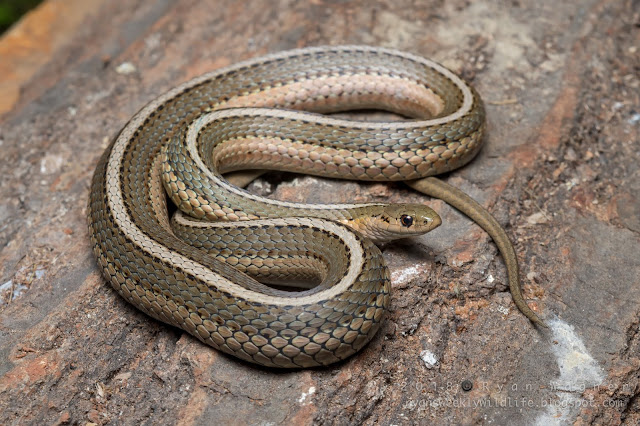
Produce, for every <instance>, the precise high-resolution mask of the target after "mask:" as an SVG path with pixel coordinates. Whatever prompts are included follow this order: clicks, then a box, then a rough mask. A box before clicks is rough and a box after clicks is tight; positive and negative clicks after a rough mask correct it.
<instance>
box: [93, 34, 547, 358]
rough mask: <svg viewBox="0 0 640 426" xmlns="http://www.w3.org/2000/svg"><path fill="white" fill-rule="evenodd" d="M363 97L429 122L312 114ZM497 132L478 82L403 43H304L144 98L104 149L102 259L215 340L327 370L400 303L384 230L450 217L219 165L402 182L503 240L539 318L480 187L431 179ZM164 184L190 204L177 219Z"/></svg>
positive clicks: (133, 294)
mask: <svg viewBox="0 0 640 426" xmlns="http://www.w3.org/2000/svg"><path fill="white" fill-rule="evenodd" d="M274 108H275V109H274ZM364 108H376V109H384V110H388V111H391V112H395V113H399V114H402V115H404V116H409V117H416V119H413V120H408V121H398V122H385V123H371V122H358V121H345V120H341V119H337V118H331V117H328V116H322V115H318V114H315V113H324V112H335V111H343V110H349V109H364ZM295 110H306V111H312V112H313V113H310V112H299V111H295ZM484 127H485V118H484V109H483V106H482V102H481V101H480V98H479V97H478V95H477V94H476V92H475V91H474V90H473V89H472V88H471V87H469V86H468V85H466V84H465V83H464V82H463V81H462V80H461V79H460V78H458V77H457V76H455V75H454V74H453V73H451V72H450V71H448V70H447V69H445V68H444V67H442V66H440V65H438V64H436V63H433V62H431V61H428V60H426V59H423V58H420V57H417V56H414V55H411V54H407V53H402V52H397V51H394V50H388V49H381V48H370V47H357V46H345V47H324V48H307V49H300V50H293V51H289V52H283V53H278V54H273V55H269V56H265V57H262V58H258V59H254V60H250V61H247V62H244V63H240V64H238V65H234V66H231V67H229V68H225V69H222V70H218V71H214V72H212V73H210V74H207V75H204V76H202V77H199V78H196V79H194V80H191V81H189V82H187V83H185V84H183V85H181V86H179V87H177V88H175V89H173V90H171V91H169V92H168V93H166V94H165V95H163V96H161V97H160V98H158V99H156V100H155V101H153V102H151V103H150V104H148V105H147V106H146V107H145V108H143V109H142V110H141V111H140V112H139V113H138V114H136V115H135V116H134V117H133V118H132V119H131V121H130V122H129V123H128V124H127V125H126V126H125V127H124V129H123V130H122V131H121V132H120V134H119V135H118V137H117V138H116V139H115V140H114V142H113V143H112V144H111V145H110V146H109V148H107V150H106V151H105V153H104V155H103V156H102V158H101V159H100V161H99V163H98V166H97V168H96V172H95V175H94V178H93V182H92V186H91V191H90V200H89V227H90V234H91V239H92V243H93V248H94V253H95V255H96V257H97V260H98V264H99V266H100V267H101V269H102V271H103V274H104V276H105V277H106V279H107V280H108V281H109V282H110V283H111V285H112V286H113V287H114V288H115V289H116V290H117V291H118V293H120V294H121V295H122V296H123V297H124V298H126V299H127V300H128V301H129V302H131V303H132V304H134V305H135V306H136V307H138V308H139V309H141V310H142V311H144V312H146V313H147V314H149V315H150V316H152V317H154V318H156V319H159V320H161V321H164V322H166V323H169V324H172V325H175V326H177V327H180V328H182V329H184V330H186V331H187V332H189V333H191V334H192V335H194V336H195V337H197V338H198V339H200V340H201V341H203V342H205V343H207V344H209V345H211V346H213V347H214V348H217V349H219V350H221V351H223V352H226V353H229V354H232V355H235V356H237V357H239V358H241V359H244V360H247V361H250V362H254V363H258V364H262V365H265V366H277V367H310V366H316V365H327V364H330V363H333V362H336V361H338V360H341V359H345V358H346V357H348V356H350V355H352V354H353V353H355V352H357V351H358V350H359V349H360V348H362V347H363V346H364V345H365V344H366V343H367V342H368V341H369V340H370V339H371V338H372V337H373V335H374V334H375V333H376V331H377V330H378V328H379V326H380V323H381V320H382V318H383V316H384V313H385V310H386V308H387V306H388V304H389V290H390V284H389V275H388V271H387V268H386V266H385V264H384V261H383V259H382V255H381V253H380V250H379V249H378V248H377V247H376V246H375V244H374V242H384V241H388V240H390V239H394V238H399V237H402V236H407V235H415V234H420V233H424V232H427V231H429V230H430V229H433V228H434V227H436V226H438V225H439V224H440V219H439V217H438V216H437V214H435V212H433V211H432V210H431V209H429V208H428V207H426V206H421V205H406V204H403V205H385V204H377V203H376V204H341V205H316V204H294V203H286V202H280V201H275V200H270V199H265V198H262V197H258V196H255V195H252V194H249V193H248V192H245V191H244V190H241V189H239V188H237V187H236V186H233V185H231V184H230V183H229V182H227V181H226V180H225V179H224V178H223V177H222V174H223V173H229V172H234V171H237V170H243V169H247V168H251V169H260V170H264V169H277V170H289V171H293V172H301V173H310V174H317V175H323V176H329V177H336V178H346V179H359V180H376V181H386V180H390V181H393V180H395V181H397V180H404V181H408V183H409V184H410V185H411V186H412V187H414V188H416V189H418V190H420V191H422V192H425V193H427V194H430V195H433V196H436V197H439V198H442V199H443V200H444V201H446V202H449V203H450V204H452V205H453V206H454V207H457V208H459V209H460V210H462V211H463V212H464V213H466V214H468V215H469V216H471V217H472V219H474V220H476V222H478V223H479V224H480V225H481V226H482V227H483V228H485V229H486V230H487V231H488V232H489V233H490V234H491V236H492V237H493V238H494V240H495V241H496V243H497V244H498V247H499V248H500V251H501V252H502V254H503V257H504V258H505V262H506V263H507V267H508V274H509V280H510V287H511V292H512V294H513V297H514V300H515V302H516V305H517V306H518V308H519V309H520V310H521V311H522V312H523V313H524V314H525V315H526V316H527V317H528V318H530V319H531V320H532V321H534V322H536V323H540V324H541V322H540V320H539V319H538V317H537V316H536V315H535V313H533V312H532V311H531V310H530V309H529V308H528V307H527V305H526V303H525V302H524V301H523V299H522V296H521V294H520V287H519V281H518V269H517V262H516V260H515V254H514V252H513V248H512V247H511V244H510V243H509V240H508V238H507V237H506V235H505V234H504V231H502V228H501V227H500V226H499V225H498V224H497V222H495V220H493V218H492V217H491V216H490V215H489V214H488V213H487V212H486V211H485V210H484V209H483V208H482V207H481V206H479V205H477V203H475V202H474V201H473V200H471V199H470V198H469V197H467V196H466V195H464V194H463V193H461V192H460V191H457V190H455V188H451V187H450V186H448V185H446V184H444V183H443V182H441V181H439V180H437V179H435V178H428V176H431V175H434V174H437V173H442V172H446V171H450V170H452V169H455V168H457V167H459V166H461V165H463V164H465V163H467V162H468V161H469V160H471V158H473V156H474V155H475V154H476V153H477V152H478V150H479V149H480V146H481V141H482V135H483V131H484ZM163 186H164V189H163ZM165 189H166V191H167V193H168V194H169V197H170V198H171V199H172V200H173V202H174V203H175V204H176V205H177V206H178V207H179V208H180V209H181V210H182V212H183V213H181V214H176V216H175V217H174V219H173V220H172V221H173V224H171V220H170V219H169V216H168V213H167V211H168V209H167V201H166V196H165ZM205 220H209V221H210V220H214V221H213V222H209V221H206V222H205ZM187 242H190V244H193V245H195V246H196V247H195V248H194V247H193V246H192V245H190V244H187ZM258 280H259V281H260V282H259V281H258ZM291 280H293V281H294V282H296V283H300V282H302V283H305V282H306V283H308V282H313V283H315V284H317V285H315V286H312V287H311V288H308V289H305V290H302V291H287V290H283V289H276V288H274V287H270V286H267V285H265V284H262V283H261V282H267V283H274V284H278V285H280V286H286V285H287V283H288V282H289V281H291ZM296 285H298V286H299V285H300V284H296Z"/></svg>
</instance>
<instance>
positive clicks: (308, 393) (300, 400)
mask: <svg viewBox="0 0 640 426" xmlns="http://www.w3.org/2000/svg"><path fill="white" fill-rule="evenodd" d="M314 393H316V387H315V386H311V387H310V388H309V390H308V391H306V392H302V395H300V398H298V403H300V404H304V401H306V399H307V398H308V397H310V396H311V395H313V394H314Z"/></svg>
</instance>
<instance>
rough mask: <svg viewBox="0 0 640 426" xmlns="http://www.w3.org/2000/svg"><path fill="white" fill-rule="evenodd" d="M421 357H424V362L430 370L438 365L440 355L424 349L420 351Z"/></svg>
mask: <svg viewBox="0 0 640 426" xmlns="http://www.w3.org/2000/svg"><path fill="white" fill-rule="evenodd" d="M420 358H421V359H422V362H424V365H425V367H427V368H428V369H429V370H431V369H432V368H433V367H435V366H436V365H438V357H437V356H436V354H434V353H433V352H431V351H427V350H424V351H422V352H420Z"/></svg>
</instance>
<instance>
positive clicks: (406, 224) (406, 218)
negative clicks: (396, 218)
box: [400, 214, 413, 228]
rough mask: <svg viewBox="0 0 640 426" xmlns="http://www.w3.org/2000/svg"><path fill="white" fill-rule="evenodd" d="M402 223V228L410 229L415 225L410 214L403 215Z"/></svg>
mask: <svg viewBox="0 0 640 426" xmlns="http://www.w3.org/2000/svg"><path fill="white" fill-rule="evenodd" d="M400 223H401V224H402V226H404V227H406V228H408V227H410V226H411V225H413V218H412V217H411V216H409V215H408V214H403V215H402V216H400Z"/></svg>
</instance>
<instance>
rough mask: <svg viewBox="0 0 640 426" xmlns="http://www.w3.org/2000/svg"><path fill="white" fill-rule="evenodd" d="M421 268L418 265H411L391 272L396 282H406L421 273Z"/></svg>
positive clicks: (392, 279)
mask: <svg viewBox="0 0 640 426" xmlns="http://www.w3.org/2000/svg"><path fill="white" fill-rule="evenodd" d="M420 272H421V271H420V269H419V268H418V267H417V266H409V267H408V268H403V269H399V270H397V271H393V272H392V273H391V281H393V282H394V283H405V282H407V281H409V280H411V279H413V278H415V277H417V276H419V275H420Z"/></svg>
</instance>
